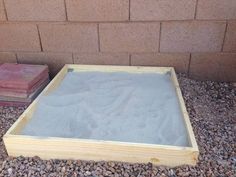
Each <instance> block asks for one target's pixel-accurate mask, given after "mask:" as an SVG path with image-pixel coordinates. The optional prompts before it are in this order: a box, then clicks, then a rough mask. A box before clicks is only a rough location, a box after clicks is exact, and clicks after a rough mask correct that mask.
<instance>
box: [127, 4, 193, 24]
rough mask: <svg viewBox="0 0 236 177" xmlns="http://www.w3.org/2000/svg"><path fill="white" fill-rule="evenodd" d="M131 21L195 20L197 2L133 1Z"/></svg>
mask: <svg viewBox="0 0 236 177" xmlns="http://www.w3.org/2000/svg"><path fill="white" fill-rule="evenodd" d="M130 3H131V4H130V18H131V20H134V21H135V20H141V21H145V20H147V21H148V20H154V21H160V20H189V19H194V13H195V5H196V0H178V1H176V0H158V1H157V0H148V1H147V0H131V1H130Z"/></svg>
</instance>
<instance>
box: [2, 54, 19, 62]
mask: <svg viewBox="0 0 236 177" xmlns="http://www.w3.org/2000/svg"><path fill="white" fill-rule="evenodd" d="M16 62H17V61H16V54H15V53H11V52H0V64H3V63H16Z"/></svg>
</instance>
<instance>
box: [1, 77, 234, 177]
mask: <svg viewBox="0 0 236 177" xmlns="http://www.w3.org/2000/svg"><path fill="white" fill-rule="evenodd" d="M179 82H180V86H181V89H182V92H183V95H184V99H185V101H186V105H187V109H188V112H189V114H190V120H191V123H192V126H193V129H194V132H195V135H196V139H197V142H198V145H199V150H200V156H199V162H198V164H197V165H196V166H195V167H191V166H180V167H176V168H168V167H164V166H153V165H152V164H128V163H119V162H93V161H89V162H87V161H79V160H77V161H71V160H67V161H66V160H48V161H43V160H41V159H40V158H38V157H34V158H24V157H18V158H11V157H7V155H6V151H5V149H4V146H3V142H2V139H0V166H2V167H0V176H17V177H18V176H117V177H118V176H124V177H128V176H139V177H141V176H145V177H146V176H161V177H164V176H171V177H174V176H186V177H187V176H219V177H223V176H227V177H228V176H229V177H231V176H232V177H233V176H234V177H235V176H236V87H233V85H231V84H228V83H216V82H209V81H207V82H200V81H195V80H191V79H188V78H187V77H185V76H184V75H179ZM23 110H24V108H11V107H0V127H1V129H0V136H1V137H2V135H3V134H4V133H5V132H6V130H7V129H8V128H9V127H10V126H11V124H12V123H13V122H14V121H15V120H16V119H17V117H18V116H19V115H20V114H21V113H22V112H23Z"/></svg>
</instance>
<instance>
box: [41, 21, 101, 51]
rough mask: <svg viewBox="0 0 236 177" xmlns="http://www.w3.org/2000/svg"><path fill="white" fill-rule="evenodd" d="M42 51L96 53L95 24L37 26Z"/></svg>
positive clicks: (96, 35)
mask: <svg viewBox="0 0 236 177" xmlns="http://www.w3.org/2000/svg"><path fill="white" fill-rule="evenodd" d="M39 30H40V35H41V40H42V46H43V51H49V52H55V51H56V52H97V51H98V33H97V25H96V24H55V25H40V26H39Z"/></svg>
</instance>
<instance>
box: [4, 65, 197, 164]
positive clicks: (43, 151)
mask: <svg viewBox="0 0 236 177" xmlns="http://www.w3.org/2000/svg"><path fill="white" fill-rule="evenodd" d="M68 71H73V72H86V71H101V72H129V73H162V74H164V73H170V74H171V78H172V83H173V86H174V87H175V90H176V95H177V97H178V99H179V103H180V109H181V111H182V115H183V119H184V122H185V125H186V129H187V133H188V139H189V144H190V147H179V146H170V145H156V144H143V143H129V142H116V141H102V140H88V139H75V138H58V137H36V136H26V135H19V132H20V131H21V130H22V128H23V127H24V126H25V125H26V124H27V122H28V121H29V120H30V118H31V117H32V114H33V112H34V110H35V108H36V106H37V102H38V100H39V97H40V96H41V95H46V94H48V93H50V92H51V91H52V90H53V89H55V88H56V87H58V85H59V84H60V82H61V81H62V79H63V78H64V76H65V75H66V73H67V72H68ZM3 140H4V143H5V146H6V150H7V152H8V155H10V156H21V155H22V156H27V157H32V156H39V157H41V158H42V159H81V160H95V161H103V160H105V161H121V162H131V163H148V162H151V163H153V164H156V165H168V166H178V165H183V164H189V165H195V164H196V162H197V158H198V154H199V151H198V146H197V143H196V140H195V137H194V133H193V130H192V126H191V123H190V120H189V116H188V113H187V110H186V107H185V104H184V100H183V97H182V94H181V91H180V88H179V84H178V81H177V77H176V74H175V71H174V69H173V68H172V67H136V66H98V65H72V64H68V65H65V66H64V67H63V68H62V69H61V71H60V72H59V73H58V74H57V75H56V76H55V78H54V79H53V80H52V81H51V82H50V84H49V85H48V86H47V87H46V88H45V89H44V90H43V91H42V93H41V94H40V95H39V96H38V98H37V99H35V100H34V101H33V103H32V104H31V105H30V106H29V107H28V108H27V109H26V110H25V111H24V113H23V114H22V115H21V116H20V117H19V118H18V120H17V121H16V122H15V123H14V124H13V125H12V127H11V128H10V129H9V130H8V131H7V133H6V134H5V135H4V137H3Z"/></svg>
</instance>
